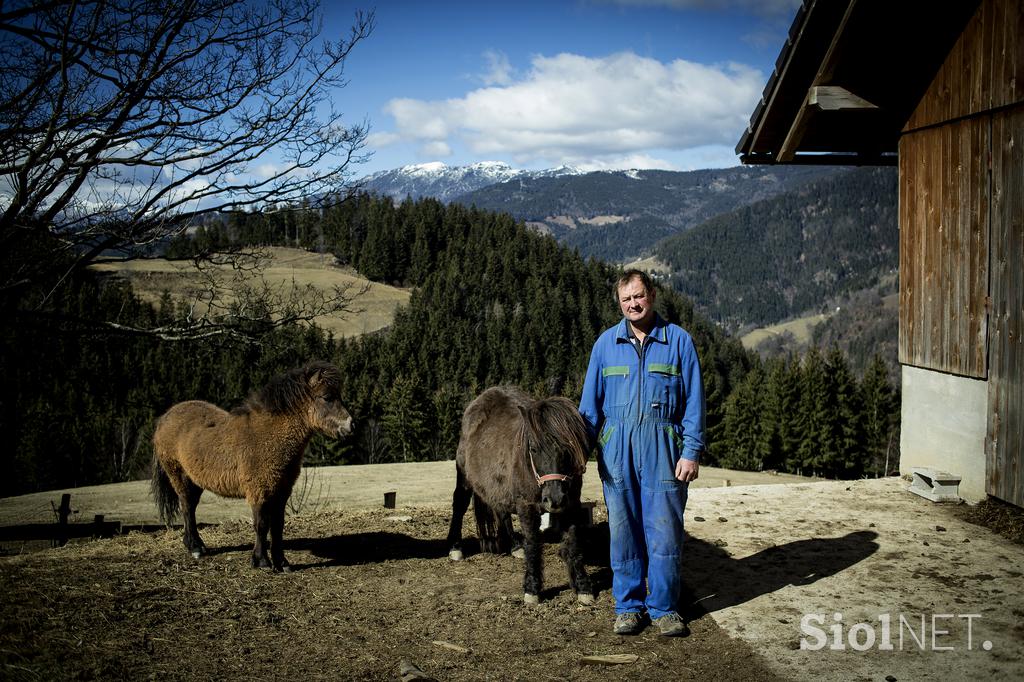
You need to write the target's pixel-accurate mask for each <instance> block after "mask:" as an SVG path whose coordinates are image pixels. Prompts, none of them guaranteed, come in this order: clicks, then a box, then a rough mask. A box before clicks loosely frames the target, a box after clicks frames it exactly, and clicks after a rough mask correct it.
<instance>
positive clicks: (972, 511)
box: [958, 497, 1024, 545]
mask: <svg viewBox="0 0 1024 682" xmlns="http://www.w3.org/2000/svg"><path fill="white" fill-rule="evenodd" d="M958 511H959V512H960V516H961V517H962V518H963V519H964V520H965V521H968V522H970V523H973V524H976V525H978V526H983V527H985V528H988V529H989V530H991V531H992V532H994V533H998V534H999V535H1002V536H1003V537H1004V538H1006V539H1008V540H1010V541H1012V542H1015V543H1017V544H1018V545H1024V509H1022V508H1021V507H1017V506H1015V505H1012V504H1009V503H1007V502H1003V501H1002V500H997V499H995V498H993V497H990V498H988V499H987V500H984V501H983V502H980V503H978V504H976V505H975V506H973V507H972V506H969V505H962V506H961V507H959V508H958Z"/></svg>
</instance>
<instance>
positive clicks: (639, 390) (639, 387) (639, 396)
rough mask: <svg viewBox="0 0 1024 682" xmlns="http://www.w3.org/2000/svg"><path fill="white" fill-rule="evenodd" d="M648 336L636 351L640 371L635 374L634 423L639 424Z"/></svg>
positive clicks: (642, 401)
mask: <svg viewBox="0 0 1024 682" xmlns="http://www.w3.org/2000/svg"><path fill="white" fill-rule="evenodd" d="M649 337H650V334H648V335H647V336H645V337H644V340H643V341H640V342H639V345H640V348H639V350H637V354H638V355H639V356H640V371H639V372H637V381H636V423H637V424H640V423H641V422H643V420H644V355H646V351H647V339H648V338H649Z"/></svg>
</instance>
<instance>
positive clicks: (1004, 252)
mask: <svg viewBox="0 0 1024 682" xmlns="http://www.w3.org/2000/svg"><path fill="white" fill-rule="evenodd" d="M992 141H993V142H992V232H991V235H992V237H991V238H992V264H991V271H992V284H991V288H992V312H991V331H990V341H989V343H990V350H989V354H990V358H991V359H990V365H989V383H988V403H989V404H988V432H987V437H986V444H985V449H986V454H987V458H988V461H987V464H986V471H987V474H988V485H987V488H988V490H987V491H988V493H989V494H990V495H995V496H996V497H999V498H1001V499H1004V500H1006V501H1008V502H1012V503H1014V504H1016V505H1019V506H1024V106H1021V107H1015V108H1014V109H1011V110H1008V111H1001V112H998V113H996V114H995V115H993V116H992Z"/></svg>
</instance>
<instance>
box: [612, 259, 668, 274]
mask: <svg viewBox="0 0 1024 682" xmlns="http://www.w3.org/2000/svg"><path fill="white" fill-rule="evenodd" d="M622 267H623V268H625V269H629V268H636V269H637V270H643V271H644V272H647V273H650V274H651V275H667V274H668V273H670V272H672V268H671V267H669V265H668V263H665V262H663V261H660V260H658V259H657V258H655V257H654V256H651V257H649V258H641V259H640V260H635V261H632V262H630V263H624V264H623V266H622Z"/></svg>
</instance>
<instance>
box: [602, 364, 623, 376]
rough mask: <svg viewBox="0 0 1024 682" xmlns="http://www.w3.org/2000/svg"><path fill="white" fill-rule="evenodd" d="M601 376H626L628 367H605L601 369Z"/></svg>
mask: <svg viewBox="0 0 1024 682" xmlns="http://www.w3.org/2000/svg"><path fill="white" fill-rule="evenodd" d="M601 376H603V377H628V376H629V367H626V366H625V365H617V366H615V367H605V368H603V369H602V370H601Z"/></svg>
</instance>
